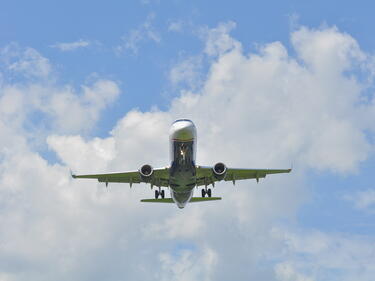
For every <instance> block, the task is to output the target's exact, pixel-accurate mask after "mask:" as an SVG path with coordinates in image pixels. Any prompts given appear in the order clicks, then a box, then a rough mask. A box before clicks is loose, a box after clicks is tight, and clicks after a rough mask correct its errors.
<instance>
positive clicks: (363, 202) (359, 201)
mask: <svg viewBox="0 0 375 281" xmlns="http://www.w3.org/2000/svg"><path fill="white" fill-rule="evenodd" d="M344 199H346V200H348V201H351V202H353V204H354V206H355V207H356V208H357V209H360V210H365V211H372V212H373V211H375V190H373V189H367V190H361V191H358V192H356V193H354V194H347V195H345V196H344Z"/></svg>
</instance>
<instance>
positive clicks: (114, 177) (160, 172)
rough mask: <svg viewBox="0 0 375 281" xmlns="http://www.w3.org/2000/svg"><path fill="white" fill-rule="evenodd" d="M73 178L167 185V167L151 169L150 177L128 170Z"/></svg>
mask: <svg viewBox="0 0 375 281" xmlns="http://www.w3.org/2000/svg"><path fill="white" fill-rule="evenodd" d="M72 177H73V178H75V179H97V180H98V181H99V182H105V183H106V184H107V183H109V182H117V183H122V182H123V183H129V184H130V185H132V184H133V183H141V182H143V183H150V184H151V185H155V186H164V187H168V186H169V168H158V169H153V173H152V175H151V176H150V177H142V176H141V174H140V172H139V171H130V172H122V173H108V174H91V175H72Z"/></svg>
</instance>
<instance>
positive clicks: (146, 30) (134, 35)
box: [115, 13, 161, 54]
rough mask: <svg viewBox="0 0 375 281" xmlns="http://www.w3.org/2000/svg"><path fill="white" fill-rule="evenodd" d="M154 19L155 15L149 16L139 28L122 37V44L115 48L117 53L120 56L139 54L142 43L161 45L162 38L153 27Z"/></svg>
mask: <svg viewBox="0 0 375 281" xmlns="http://www.w3.org/2000/svg"><path fill="white" fill-rule="evenodd" d="M154 19H155V14H153V13H151V14H149V15H148V16H147V18H146V21H145V22H144V23H142V24H141V25H139V26H138V27H137V28H135V29H132V30H130V32H129V33H128V34H126V35H124V36H122V37H121V40H122V43H121V44H120V45H118V46H116V47H115V51H116V52H117V53H118V54H121V53H124V52H127V51H129V52H131V53H133V54H137V53H138V50H139V45H140V44H141V43H142V42H146V41H153V42H155V43H159V42H160V41H161V37H160V35H159V33H158V32H157V31H156V30H155V28H154V27H153V21H154Z"/></svg>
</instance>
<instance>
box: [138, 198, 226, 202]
mask: <svg viewBox="0 0 375 281" xmlns="http://www.w3.org/2000/svg"><path fill="white" fill-rule="evenodd" d="M214 200H221V197H192V198H191V199H190V201H189V202H190V203H194V202H203V201H214ZM141 202H146V203H174V202H173V200H172V198H164V199H142V200H141Z"/></svg>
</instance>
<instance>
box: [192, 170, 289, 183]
mask: <svg viewBox="0 0 375 281" xmlns="http://www.w3.org/2000/svg"><path fill="white" fill-rule="evenodd" d="M212 169H213V167H202V166H197V186H201V185H210V184H214V183H215V182H217V181H221V180H224V181H232V182H233V183H235V182H236V181H237V180H246V179H256V180H257V181H259V179H260V178H265V177H266V176H267V175H270V174H281V173H290V172H291V171H292V169H236V168H227V171H226V174H225V176H224V178H221V179H220V178H216V177H215V175H214V173H213V172H212Z"/></svg>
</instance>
